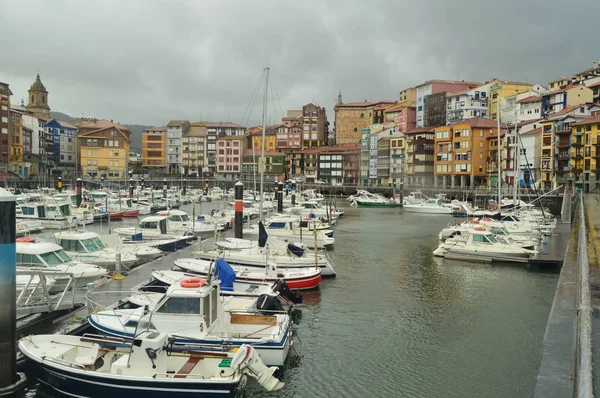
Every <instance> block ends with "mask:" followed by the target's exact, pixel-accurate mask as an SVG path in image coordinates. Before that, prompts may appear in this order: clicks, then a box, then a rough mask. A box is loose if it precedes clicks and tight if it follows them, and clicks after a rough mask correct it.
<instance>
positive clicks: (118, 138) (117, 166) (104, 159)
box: [78, 119, 131, 180]
mask: <svg viewBox="0 0 600 398" xmlns="http://www.w3.org/2000/svg"><path fill="white" fill-rule="evenodd" d="M130 135H131V131H129V129H127V128H126V127H123V126H121V125H119V124H117V123H113V122H112V121H110V120H105V119H83V120H82V121H80V122H79V135H78V141H79V153H80V158H81V170H82V174H83V175H84V176H91V177H98V178H100V177H104V178H105V179H109V180H110V179H113V180H117V179H123V178H126V177H127V172H128V159H129V146H130V144H131V139H130V138H129V136H130Z"/></svg>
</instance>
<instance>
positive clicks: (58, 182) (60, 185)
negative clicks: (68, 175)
mask: <svg viewBox="0 0 600 398" xmlns="http://www.w3.org/2000/svg"><path fill="white" fill-rule="evenodd" d="M56 189H57V190H58V193H61V192H62V177H58V181H56Z"/></svg>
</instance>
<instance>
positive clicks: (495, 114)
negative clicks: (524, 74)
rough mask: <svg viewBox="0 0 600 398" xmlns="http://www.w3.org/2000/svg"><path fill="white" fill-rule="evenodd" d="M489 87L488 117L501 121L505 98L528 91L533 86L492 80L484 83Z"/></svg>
mask: <svg viewBox="0 0 600 398" xmlns="http://www.w3.org/2000/svg"><path fill="white" fill-rule="evenodd" d="M486 84H489V85H490V95H489V97H490V100H489V101H488V115H489V118H490V119H492V120H496V119H498V118H500V121H502V101H503V99H504V98H506V97H511V96H513V95H516V94H519V93H523V92H526V91H530V90H531V88H532V87H533V84H530V83H522V82H514V81H510V80H498V79H492V81H491V82H486Z"/></svg>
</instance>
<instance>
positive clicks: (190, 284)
mask: <svg viewBox="0 0 600 398" xmlns="http://www.w3.org/2000/svg"><path fill="white" fill-rule="evenodd" d="M179 284H180V285H181V287H185V288H199V287H202V286H204V285H206V279H200V278H190V279H185V280H183V281H181V282H180V283H179Z"/></svg>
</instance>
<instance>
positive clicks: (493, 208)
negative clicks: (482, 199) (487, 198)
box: [488, 203, 500, 211]
mask: <svg viewBox="0 0 600 398" xmlns="http://www.w3.org/2000/svg"><path fill="white" fill-rule="evenodd" d="M488 210H489V211H498V210H500V206H498V203H490V205H489V206H488Z"/></svg>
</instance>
